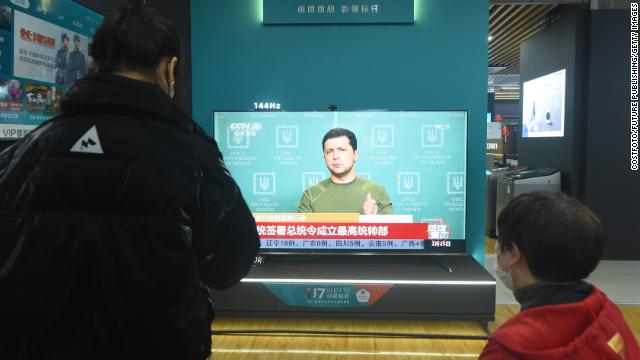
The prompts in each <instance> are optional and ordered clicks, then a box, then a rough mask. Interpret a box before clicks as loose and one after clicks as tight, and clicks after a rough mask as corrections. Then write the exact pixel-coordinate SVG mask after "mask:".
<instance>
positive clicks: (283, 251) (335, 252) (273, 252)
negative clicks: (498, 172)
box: [211, 109, 470, 256]
mask: <svg viewBox="0 0 640 360" xmlns="http://www.w3.org/2000/svg"><path fill="white" fill-rule="evenodd" d="M284 112H286V113H313V112H318V113H332V112H337V113H341V112H342V113H345V112H443V113H444V112H461V113H462V112H464V113H465V115H466V117H465V121H466V124H465V127H466V137H467V141H466V142H465V159H466V161H465V189H468V187H467V185H468V180H469V117H470V111H469V110H459V109H445V110H443V109H439V110H407V109H402V110H390V109H366V110H335V111H333V110H286V109H279V110H256V109H251V110H237V109H236V110H222V109H214V110H212V116H211V138H212V140H214V141H216V143H217V140H216V137H215V136H216V134H215V117H216V113H284ZM221 153H222V151H221ZM223 155H224V154H223ZM467 198H468V196H467V194H465V197H464V229H465V231H464V239H454V240H452V239H446V240H451V241H452V245H453V244H454V242H463V246H462V249H461V250H458V249H457V247H454V246H452V247H451V248H452V249H453V250H452V251H429V250H427V244H426V242H427V241H428V240H424V241H425V247H424V248H423V249H422V250H418V251H416V250H412V249H407V250H384V249H380V250H375V249H374V250H371V249H369V250H354V249H344V250H340V249H263V248H262V247H261V248H260V249H259V250H258V255H309V256H311V255H413V256H415V255H424V256H430V255H466V254H467V241H468V240H467V239H468V229H469V226H468V225H469V224H468V219H469V207H468V206H467ZM365 240H366V239H365ZM260 241H262V239H260Z"/></svg>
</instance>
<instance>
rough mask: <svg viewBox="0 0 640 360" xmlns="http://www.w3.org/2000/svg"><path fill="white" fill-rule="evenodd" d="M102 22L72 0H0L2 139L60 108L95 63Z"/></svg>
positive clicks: (18, 133)
mask: <svg viewBox="0 0 640 360" xmlns="http://www.w3.org/2000/svg"><path fill="white" fill-rule="evenodd" d="M101 21H102V16H101V15H99V14H97V13H95V12H93V11H91V10H88V9H86V8H85V7H83V6H80V5H78V4H76V3H75V2H73V1H71V0H10V1H9V0H0V139H15V138H20V137H23V136H25V135H26V134H28V133H29V131H30V130H32V129H33V128H35V127H36V126H37V125H39V124H41V123H42V122H43V121H45V120H47V119H49V118H51V117H52V116H54V115H55V114H56V113H57V112H58V111H59V108H60V99H61V97H62V94H63V93H64V91H65V90H66V89H67V88H68V87H69V85H70V84H71V83H72V82H73V81H75V80H76V79H78V78H80V77H82V76H84V75H85V74H87V72H88V69H89V67H90V66H91V58H90V57H89V54H88V53H89V51H88V50H89V44H90V42H91V38H92V36H93V33H94V32H95V30H96V29H97V28H98V26H99V25H100V22H101Z"/></svg>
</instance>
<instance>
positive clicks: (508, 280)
mask: <svg viewBox="0 0 640 360" xmlns="http://www.w3.org/2000/svg"><path fill="white" fill-rule="evenodd" d="M499 255H500V254H498V253H496V258H495V259H496V261H495V262H494V264H493V270H495V272H496V276H497V277H498V278H499V279H500V281H502V283H503V284H504V286H505V287H506V288H507V289H509V290H512V291H513V275H512V274H511V273H512V272H513V270H509V271H504V270H502V269H500V265H499V264H498V256H499Z"/></svg>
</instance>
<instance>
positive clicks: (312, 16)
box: [262, 0, 414, 25]
mask: <svg viewBox="0 0 640 360" xmlns="http://www.w3.org/2000/svg"><path fill="white" fill-rule="evenodd" d="M413 2H414V0H359V1H350V2H344V1H341V0H263V5H262V6H263V22H264V24H267V25H268V24H358V23H360V24H381V23H390V24H403V23H404V24H407V23H413V22H414V19H413V14H414V4H413Z"/></svg>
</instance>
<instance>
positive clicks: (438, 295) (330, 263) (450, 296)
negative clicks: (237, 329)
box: [214, 255, 496, 322]
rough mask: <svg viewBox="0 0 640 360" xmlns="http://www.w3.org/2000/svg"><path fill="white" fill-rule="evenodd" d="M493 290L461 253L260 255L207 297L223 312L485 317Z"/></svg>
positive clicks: (492, 310) (489, 279)
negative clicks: (241, 274)
mask: <svg viewBox="0 0 640 360" xmlns="http://www.w3.org/2000/svg"><path fill="white" fill-rule="evenodd" d="M363 289H364V290H363ZM495 290H496V285H495V280H494V278H493V277H492V276H491V275H490V274H489V273H488V272H487V271H486V270H485V269H484V267H482V266H481V265H480V264H478V263H477V262H476V261H475V259H473V258H472V257H471V256H468V255H267V256H266V259H265V262H264V264H263V265H261V266H255V267H254V268H252V270H251V271H250V273H249V275H248V276H247V277H246V278H245V279H243V280H242V282H240V283H239V284H237V285H235V286H233V287H231V288H230V289H228V290H225V291H220V292H217V291H216V292H215V293H214V296H215V297H214V302H215V304H216V312H217V313H218V314H219V315H223V316H224V315H228V316H263V317H282V316H288V317H324V318H327V317H338V318H342V317H349V318H388V319H434V320H436V319H437V320H466V321H479V322H486V321H491V320H493V319H494V314H495V294H496V292H495ZM336 293H340V294H336ZM329 296H333V297H334V298H336V299H337V300H336V301H333V302H331V301H329V300H331V299H333V298H329V300H327V297H329ZM356 297H357V299H356ZM338 300H344V301H342V302H341V301H338ZM374 300H375V301H374ZM341 304H344V305H341Z"/></svg>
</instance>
